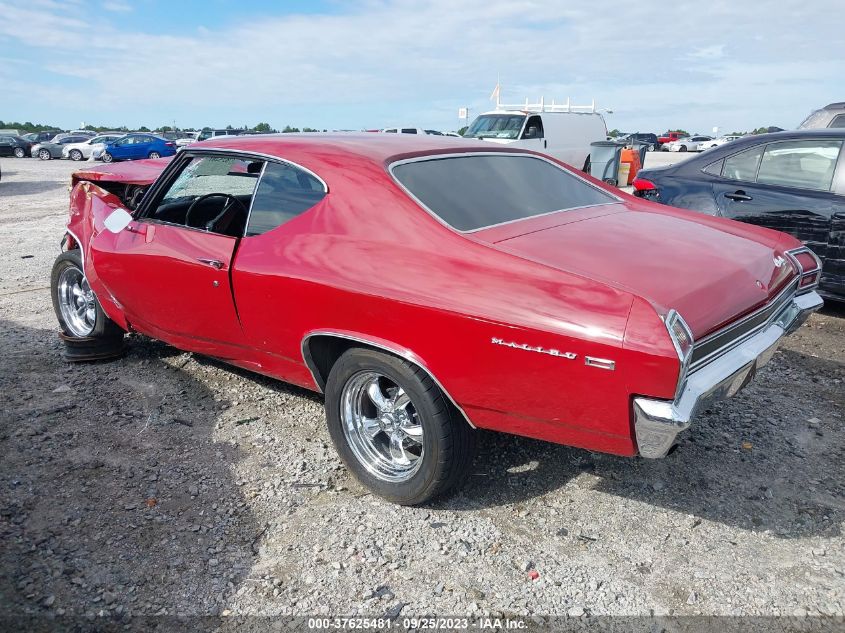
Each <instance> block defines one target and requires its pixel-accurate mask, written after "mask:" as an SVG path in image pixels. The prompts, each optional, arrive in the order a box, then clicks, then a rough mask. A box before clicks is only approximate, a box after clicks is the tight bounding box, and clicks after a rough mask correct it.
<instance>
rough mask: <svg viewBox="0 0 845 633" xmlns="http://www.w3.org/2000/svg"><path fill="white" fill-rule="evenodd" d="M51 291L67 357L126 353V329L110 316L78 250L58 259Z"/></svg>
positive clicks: (72, 359) (70, 358)
mask: <svg viewBox="0 0 845 633" xmlns="http://www.w3.org/2000/svg"><path fill="white" fill-rule="evenodd" d="M50 291H51V295H52V299H53V310H54V311H55V313H56V318H57V319H58V321H59V327H60V328H61V330H62V332H61V335H60V337H61V339H62V340H63V341H64V344H65V354H64V355H65V358H66V359H67V360H69V361H83V360H101V359H104V358H117V357H118V356H120V355H121V354H122V353H123V349H124V337H123V335H124V332H123V330H122V329H121V328H120V327H119V326H118V325H117V324H116V323H115V322H114V321H112V320H111V319H109V318H108V316H106V313H105V312H103V308H102V307H101V306H100V302H99V301H98V300H97V297H96V296H94V293H93V292H92V291H91V289H90V287H89V286H88V281H87V279H86V278H85V274H84V272H83V268H82V255H81V253H80V251H79V250H78V249H75V250H72V251H66V252H64V253H62V254H60V255H59V256H58V257H57V258H56V261H55V263H54V264H53V271H52V274H51V275H50Z"/></svg>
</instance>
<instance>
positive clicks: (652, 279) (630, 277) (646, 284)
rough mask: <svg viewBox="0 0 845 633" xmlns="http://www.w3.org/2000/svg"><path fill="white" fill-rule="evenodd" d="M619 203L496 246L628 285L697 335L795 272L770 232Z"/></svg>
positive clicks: (753, 303)
mask: <svg viewBox="0 0 845 633" xmlns="http://www.w3.org/2000/svg"><path fill="white" fill-rule="evenodd" d="M617 208H618V209H619V210H620V211H621V212H619V213H605V214H603V215H602V214H597V215H596V216H595V217H590V218H587V219H582V220H580V221H575V222H569V223H565V224H558V225H556V226H550V227H548V228H543V229H541V230H535V231H533V232H528V233H525V234H522V235H515V236H513V237H506V238H505V239H502V240H500V241H497V242H496V243H495V246H497V247H499V248H501V249H503V250H506V251H508V252H511V253H514V254H517V255H520V256H522V257H525V258H526V259H530V260H532V261H536V262H538V263H542V264H545V265H548V266H552V267H555V268H558V269H560V270H566V271H570V272H573V273H577V274H580V275H583V276H585V277H589V278H593V279H596V280H597V281H601V282H604V283H607V284H609V285H611V286H614V287H616V288H619V289H622V290H627V291H628V292H631V293H633V294H636V295H638V296H640V297H642V298H644V299H645V300H647V301H649V302H650V303H651V304H652V305H654V306H655V308H656V309H657V310H658V313H660V314H665V313H666V312H667V311H668V310H670V309H672V308H674V309H675V310H677V311H678V312H679V313H680V314H681V316H682V317H683V318H684V319H685V320H686V322H687V323H688V324H689V326H690V328H691V329H692V331H693V335H694V336H695V337H696V338H700V337H701V336H703V335H705V334H707V333H709V332H711V331H713V330H714V329H717V328H718V327H720V326H722V325H723V324H725V323H727V322H729V321H732V320H734V319H735V318H737V317H738V316H739V315H741V314H744V313H747V312H749V311H751V310H752V309H754V308H755V307H757V306H758V305H761V304H763V303H765V302H766V301H767V299H769V298H770V297H773V296H774V295H776V294H777V292H779V291H780V290H781V289H782V288H783V287H784V286H785V285H786V284H787V283H788V281H789V280H790V279H792V278H793V277H794V276H795V274H796V272H795V270H794V268H793V267H792V265H791V264H790V263H789V261H788V258H786V257H785V256H784V255H783V251H782V250H780V249H779V248H778V246H777V245H778V244H779V237H778V235H777V234H776V233H771V234H770V236H768V237H767V238H766V239H764V238H762V237H759V236H755V235H753V233H751V231H753V230H755V228H756V227H746V226H744V225H739V224H738V223H733V222H731V223H730V225H736V226H735V227H734V226H730V225H728V226H727V227H726V228H729V229H733V228H735V229H736V234H733V233H731V232H727V231H725V230H722V229H720V228H718V227H716V226H712V225H710V224H709V223H705V222H698V221H695V219H693V218H685V217H683V216H682V215H681V214H680V213H654V212H649V211H647V210H646V211H632V210H629V209H627V210H624V211H622V209H624V208H625V207H623V206H622V205H619V206H618V207H617ZM673 211H677V210H673ZM708 220H710V219H709V218H708ZM746 231H747V232H748V234H744V232H746ZM784 237H786V236H784Z"/></svg>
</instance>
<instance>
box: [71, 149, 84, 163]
mask: <svg viewBox="0 0 845 633" xmlns="http://www.w3.org/2000/svg"><path fill="white" fill-rule="evenodd" d="M68 156H69V157H70V159H71V160H82V152H80V151H79V150H78V149H72V150H70V154H68Z"/></svg>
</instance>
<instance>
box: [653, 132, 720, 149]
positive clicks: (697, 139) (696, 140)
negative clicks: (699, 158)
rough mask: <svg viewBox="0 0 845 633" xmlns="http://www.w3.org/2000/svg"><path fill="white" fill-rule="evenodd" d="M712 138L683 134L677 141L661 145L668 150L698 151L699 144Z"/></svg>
mask: <svg viewBox="0 0 845 633" xmlns="http://www.w3.org/2000/svg"><path fill="white" fill-rule="evenodd" d="M712 140H713V137H712V136H685V137H683V138H679V139H678V140H677V141H672V142H671V143H667V144H665V145H664V146H663V147H664V148H666V149H667V150H669V151H670V152H700V151H701V144H702V143H704V142H705V141H712Z"/></svg>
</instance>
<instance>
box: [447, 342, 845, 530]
mask: <svg viewBox="0 0 845 633" xmlns="http://www.w3.org/2000/svg"><path fill="white" fill-rule="evenodd" d="M779 356H780V357H779V358H778V360H777V361H776V362H773V363H772V365H774V367H772V366H770V368H766V369H765V370H764V371H763V372H761V374H760V376H758V378H757V383H758V384H752V385H751V386H750V387H748V388H747V389H746V390H745V391H743V392H742V393H740V394H738V395H737V396H736V397H735V398H733V399H732V400H729V401H725V402H722V403H720V404H718V405H717V406H715V407H713V408H712V409H711V410H709V411H707V412H705V414H704V415H703V416H702V417H701V418H699V420H698V421H697V422H696V423H695V424H694V425H693V427H692V428H691V429H690V431H689V432H687V433H686V434H685V436H684V437H683V439H682V442H681V445H680V446H679V447H678V449H677V450H676V451H674V452H673V453H671V454H670V455H669V456H668V457H666V458H665V459H662V460H647V459H642V458H639V457H637V458H623V457H615V456H612V455H604V454H598V453H590V452H588V451H583V450H579V449H573V448H567V447H564V446H557V445H554V444H548V443H545V442H540V441H535V440H529V439H525V438H519V437H513V436H508V435H503V434H495V433H487V432H481V433H480V434H479V450H478V456H477V458H476V460H475V463H474V467H473V474H472V475H471V476H470V478H469V481H468V484H467V486H466V487H465V488H464V489H463V490H461V491H460V492H458V493H457V494H456V495H454V496H453V497H451V498H450V499H447V500H444V501H441V502H438V503H437V504H436V505H437V507H440V508H442V509H448V510H454V511H467V510H468V511H473V510H479V509H483V508H491V507H498V506H516V507H517V508H518V507H519V506H520V505H521V504H530V503H531V502H533V501H535V500H536V499H538V498H539V497H543V496H544V495H550V494H557V495H558V496H560V495H565V492H560V489H561V488H563V487H564V486H565V485H566V484H568V483H569V482H571V481H573V480H574V479H576V478H579V477H581V476H582V475H585V477H584V479H583V485H584V486H585V487H588V488H590V489H592V490H595V491H597V492H604V493H607V494H611V495H615V496H618V497H624V498H627V499H634V500H637V501H641V502H643V503H645V504H648V505H651V506H655V507H660V508H663V509H669V510H673V511H676V512H679V513H682V514H685V515H693V516H694V517H696V518H697V519H702V520H707V521H714V522H718V523H722V524H725V525H727V526H730V527H732V528H736V529H740V530H749V531H755V532H762V531H768V532H769V533H771V534H772V535H774V536H776V537H779V538H801V537H806V536H837V535H839V534H840V533H841V524H842V522H843V521H845V502H843V501H842V499H843V498H845V437H843V434H842V432H841V426H842V423H843V422H845V417H843V416H842V415H841V413H839V412H842V411H845V392H843V390H842V384H843V383H845V380H843V379H845V365H843V364H841V363H837V362H834V361H828V360H824V359H819V358H816V357H812V356H808V355H804V354H801V353H797V352H792V351H783V352H781V353H780V355H779ZM768 372H771V373H768ZM837 376H838V378H836V377H837ZM837 380H839V381H840V382H836V381H837ZM580 483H581V480H579V484H580Z"/></svg>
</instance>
